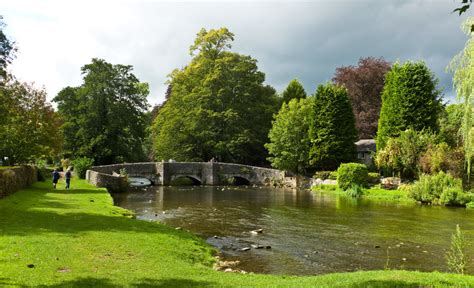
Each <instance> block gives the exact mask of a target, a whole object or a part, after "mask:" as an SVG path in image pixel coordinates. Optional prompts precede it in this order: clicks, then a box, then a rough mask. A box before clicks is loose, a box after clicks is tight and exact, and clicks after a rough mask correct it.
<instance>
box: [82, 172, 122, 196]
mask: <svg viewBox="0 0 474 288" xmlns="http://www.w3.org/2000/svg"><path fill="white" fill-rule="evenodd" d="M86 179H87V181H89V183H91V184H93V185H95V186H97V187H104V188H107V190H109V191H110V192H123V191H126V189H127V186H128V183H127V179H126V177H124V176H120V175H117V174H114V173H112V174H105V173H101V172H97V171H93V170H87V172H86Z"/></svg>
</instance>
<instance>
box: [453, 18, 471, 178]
mask: <svg viewBox="0 0 474 288" xmlns="http://www.w3.org/2000/svg"><path fill="white" fill-rule="evenodd" d="M473 23H474V17H471V18H469V19H467V20H466V21H465V22H464V23H463V26H462V29H463V31H464V32H465V33H466V34H467V35H471V37H470V38H469V40H468V41H467V43H466V47H465V48H464V50H463V51H461V52H460V53H459V54H458V55H456V56H455V57H454V58H453V60H451V63H450V64H449V66H448V69H449V70H450V71H452V72H453V73H454V77H453V82H454V87H455V88H456V92H457V97H458V99H459V100H461V101H462V103H463V110H464V111H463V120H462V138H463V143H464V155H465V161H466V168H467V169H466V170H467V175H468V180H469V177H470V175H471V161H472V158H473V156H474V121H473V113H474V108H473V101H474V38H473V36H472V33H471V31H472V29H471V28H470V27H472V26H473Z"/></svg>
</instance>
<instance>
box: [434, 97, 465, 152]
mask: <svg viewBox="0 0 474 288" xmlns="http://www.w3.org/2000/svg"><path fill="white" fill-rule="evenodd" d="M463 115H464V105H462V104H450V105H448V106H446V109H444V110H443V113H442V114H441V117H440V119H439V121H440V128H439V137H440V140H441V141H442V142H446V143H447V144H448V145H449V146H450V147H458V146H462V143H463V141H462V129H461V128H462V122H463Z"/></svg>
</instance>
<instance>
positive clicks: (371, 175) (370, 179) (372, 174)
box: [367, 172, 380, 184]
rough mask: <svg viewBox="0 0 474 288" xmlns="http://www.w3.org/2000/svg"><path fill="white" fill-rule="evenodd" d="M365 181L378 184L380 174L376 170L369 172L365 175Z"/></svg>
mask: <svg viewBox="0 0 474 288" xmlns="http://www.w3.org/2000/svg"><path fill="white" fill-rule="evenodd" d="M367 182H368V183H369V184H379V183H380V174H379V173H376V172H370V173H369V174H368V175H367Z"/></svg>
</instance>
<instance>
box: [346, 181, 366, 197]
mask: <svg viewBox="0 0 474 288" xmlns="http://www.w3.org/2000/svg"><path fill="white" fill-rule="evenodd" d="M345 192H346V195H347V196H349V197H353V198H360V197H361V196H362V195H363V194H364V189H363V188H362V186H359V185H356V184H354V185H352V186H351V188H349V189H347V190H346V191H345Z"/></svg>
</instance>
